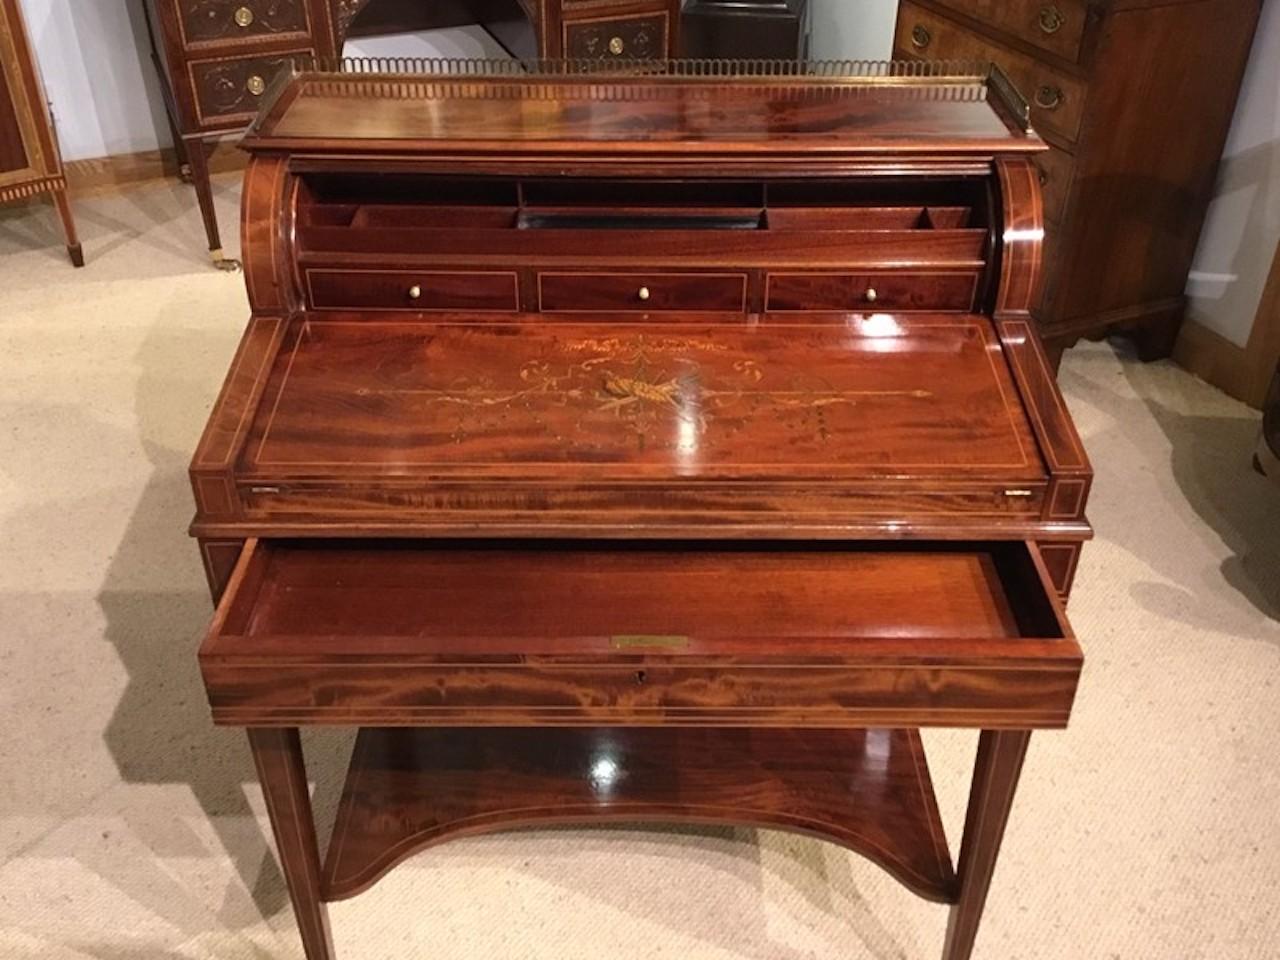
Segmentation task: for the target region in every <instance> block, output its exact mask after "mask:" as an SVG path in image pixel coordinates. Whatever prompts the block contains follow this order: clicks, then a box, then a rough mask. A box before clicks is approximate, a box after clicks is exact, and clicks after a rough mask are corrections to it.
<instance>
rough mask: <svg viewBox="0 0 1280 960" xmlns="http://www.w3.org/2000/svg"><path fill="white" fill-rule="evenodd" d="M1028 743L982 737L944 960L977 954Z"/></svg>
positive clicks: (1026, 735) (1025, 734)
mask: <svg viewBox="0 0 1280 960" xmlns="http://www.w3.org/2000/svg"><path fill="white" fill-rule="evenodd" d="M1030 742H1031V731H1030V730H983V731H982V736H981V738H980V739H979V741H978V759H977V762H976V763H975V764H974V769H973V787H972V788H971V789H970V791H969V809H968V812H967V813H966V814H965V818H964V839H963V840H962V841H961V845H960V864H959V868H958V874H959V881H960V895H959V897H958V899H957V900H956V904H955V906H953V907H952V908H951V916H950V918H949V919H948V920H947V939H946V945H945V946H944V947H943V949H942V960H969V956H970V955H971V954H972V953H973V941H974V938H975V937H976V936H977V934H978V922H979V921H980V920H981V919H982V908H983V906H985V904H986V902H987V890H988V889H989V888H990V887H991V874H992V872H993V871H994V870H995V865H996V855H997V854H998V853H999V852H1000V841H1001V839H1003V837H1004V828H1005V824H1006V823H1007V822H1008V820H1009V809H1010V808H1011V807H1012V806H1013V794H1014V791H1015V790H1016V789H1017V786H1018V775H1019V774H1020V773H1021V772H1022V761H1023V759H1024V758H1025V757H1026V755H1027V744H1029V743H1030Z"/></svg>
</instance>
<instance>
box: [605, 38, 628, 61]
mask: <svg viewBox="0 0 1280 960" xmlns="http://www.w3.org/2000/svg"><path fill="white" fill-rule="evenodd" d="M625 49H627V45H626V44H625V43H623V42H622V38H621V37H614V38H613V39H612V40H610V41H609V52H610V53H612V54H613V55H614V56H615V57H620V56H622V51H623V50H625Z"/></svg>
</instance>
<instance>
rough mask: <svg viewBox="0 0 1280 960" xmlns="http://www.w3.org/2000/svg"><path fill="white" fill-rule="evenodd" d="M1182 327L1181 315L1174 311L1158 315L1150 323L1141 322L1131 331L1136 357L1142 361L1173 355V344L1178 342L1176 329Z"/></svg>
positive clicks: (1147, 361) (1161, 358)
mask: <svg viewBox="0 0 1280 960" xmlns="http://www.w3.org/2000/svg"><path fill="white" fill-rule="evenodd" d="M1181 328H1182V315H1181V314H1180V313H1175V314H1172V315H1166V316H1162V317H1160V318H1159V319H1158V320H1154V321H1152V322H1150V323H1146V324H1143V325H1142V326H1140V327H1138V328H1137V329H1135V330H1133V331H1132V332H1131V334H1130V335H1131V336H1132V337H1133V346H1134V349H1135V350H1136V351H1137V353H1138V359H1139V360H1141V361H1142V362H1143V363H1150V362H1151V361H1153V360H1164V359H1165V358H1167V357H1171V356H1173V347H1174V344H1176V343H1177V342H1178V331H1179V330H1180V329H1181Z"/></svg>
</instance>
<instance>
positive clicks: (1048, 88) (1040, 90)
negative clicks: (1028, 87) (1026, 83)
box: [1036, 83, 1066, 110]
mask: <svg viewBox="0 0 1280 960" xmlns="http://www.w3.org/2000/svg"><path fill="white" fill-rule="evenodd" d="M1065 99H1066V97H1065V96H1063V93H1062V88H1061V87H1055V86H1052V85H1051V84H1047V83H1046V84H1042V85H1041V86H1039V87H1037V88H1036V106H1037V107H1040V108H1041V109H1042V110H1057V109H1058V108H1059V107H1060V106H1062V101H1063V100H1065Z"/></svg>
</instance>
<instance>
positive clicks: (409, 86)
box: [244, 61, 1043, 157]
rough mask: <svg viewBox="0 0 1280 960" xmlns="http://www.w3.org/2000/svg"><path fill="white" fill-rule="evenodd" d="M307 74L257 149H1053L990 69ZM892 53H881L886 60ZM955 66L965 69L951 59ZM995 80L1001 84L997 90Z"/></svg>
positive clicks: (262, 124) (272, 112)
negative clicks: (699, 73)
mask: <svg viewBox="0 0 1280 960" xmlns="http://www.w3.org/2000/svg"><path fill="white" fill-rule="evenodd" d="M425 63H426V64H428V65H430V67H429V71H430V72H429V73H428V74H427V75H418V74H414V73H375V74H359V73H319V72H307V73H299V74H297V75H295V76H294V77H292V78H291V79H289V80H288V81H287V82H285V83H284V84H283V86H282V87H281V88H280V91H279V94H278V96H277V97H276V98H275V99H274V102H273V103H271V104H270V105H269V106H268V107H267V108H266V109H265V110H264V111H263V114H262V116H261V117H260V118H259V120H258V122H257V123H256V124H255V125H254V127H253V128H252V129H251V130H250V132H249V134H248V136H247V137H246V139H245V141H244V142H245V146H246V147H248V148H249V149H260V148H271V149H279V148H282V147H287V148H289V149H292V150H304V149H307V148H308V145H310V146H313V147H316V148H323V149H326V150H332V151H337V152H344V151H345V152H350V151H357V150H358V151H361V152H366V151H369V150H377V149H379V148H385V149H388V150H396V151H405V150H421V149H431V150H432V151H440V152H450V153H454V152H475V151H479V152H492V151H500V152H502V153H505V154H528V153H536V152H537V151H540V150H546V149H550V148H556V147H571V148H572V150H573V152H574V153H576V154H581V153H591V152H593V151H595V152H601V151H604V152H608V153H609V154H610V155H612V156H615V157H616V156H619V155H624V154H628V153H630V154H654V153H659V154H660V153H662V152H663V151H668V152H669V151H670V150H671V149H672V148H673V147H674V146H675V145H679V148H680V150H681V152H685V151H688V152H692V153H695V154H732V155H735V156H741V155H743V154H758V153H770V154H779V153H790V154H796V153H815V154H836V155H840V154H868V153H872V154H874V153H885V152H889V151H892V152H895V153H916V154H919V153H929V154H979V155H991V154H995V153H1011V152H1024V151H1034V150H1040V149H1043V144H1042V143H1041V142H1040V140H1039V138H1038V137H1036V136H1035V135H1034V134H1033V133H1029V132H1027V131H1026V129H1025V127H1024V126H1023V122H1022V116H1021V115H1022V106H1024V105H1022V104H1019V103H1018V100H1017V95H1016V93H1013V92H1012V89H1011V88H1007V87H1006V85H1005V84H1006V83H1007V82H1001V81H995V82H993V81H990V80H989V79H988V74H987V68H982V69H975V68H974V67H972V66H965V67H963V68H961V67H959V66H957V65H944V67H943V68H937V69H934V68H925V67H921V66H919V65H914V66H912V67H910V68H909V69H910V70H911V71H913V72H915V73H919V72H921V71H923V70H931V71H932V72H933V73H935V74H936V75H933V76H909V75H899V72H900V69H902V70H905V69H908V68H905V67H902V68H900V67H899V65H891V64H886V65H883V67H884V70H883V71H882V72H883V73H884V74H885V75H876V76H840V75H835V74H833V75H813V76H735V77H725V76H723V75H719V76H716V75H712V76H695V75H684V73H683V72H682V71H681V70H680V69H679V67H678V66H677V65H678V64H679V62H678V61H676V62H673V65H672V66H671V67H670V68H669V69H672V70H674V71H675V72H674V73H663V72H656V71H655V68H654V67H653V66H652V64H649V65H646V67H645V72H644V73H643V74H642V75H639V76H618V75H614V74H612V73H610V74H609V75H607V76H601V75H600V72H599V70H600V68H598V67H597V68H596V69H595V72H592V73H589V74H586V75H584V74H582V73H566V72H565V71H563V70H560V71H557V72H555V73H550V74H545V73H544V74H532V75H518V76H503V75H499V76H471V75H469V73H470V71H468V72H467V73H463V74H458V73H450V72H449V68H448V67H447V66H444V67H442V66H439V65H438V63H436V62H432V61H426V62H425ZM877 66H879V65H877ZM947 68H955V69H947ZM993 91H995V92H993Z"/></svg>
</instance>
